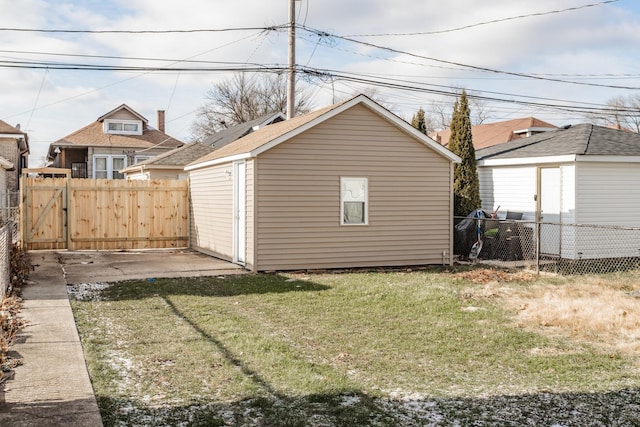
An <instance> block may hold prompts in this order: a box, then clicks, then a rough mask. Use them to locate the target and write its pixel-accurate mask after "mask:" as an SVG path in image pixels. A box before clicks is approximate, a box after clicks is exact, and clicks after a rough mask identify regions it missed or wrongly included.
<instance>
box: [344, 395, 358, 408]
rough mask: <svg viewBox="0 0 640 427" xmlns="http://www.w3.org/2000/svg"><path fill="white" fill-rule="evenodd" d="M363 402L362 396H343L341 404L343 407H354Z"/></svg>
mask: <svg viewBox="0 0 640 427" xmlns="http://www.w3.org/2000/svg"><path fill="white" fill-rule="evenodd" d="M361 400H362V399H360V396H342V401H341V402H340V404H341V405H342V406H354V405H357V404H358V403H360V401H361Z"/></svg>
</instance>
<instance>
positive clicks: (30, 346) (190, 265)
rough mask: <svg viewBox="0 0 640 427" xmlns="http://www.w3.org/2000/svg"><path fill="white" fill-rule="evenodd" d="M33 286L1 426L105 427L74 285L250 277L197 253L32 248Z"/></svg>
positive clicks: (0, 411) (27, 291)
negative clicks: (74, 307)
mask: <svg viewBox="0 0 640 427" xmlns="http://www.w3.org/2000/svg"><path fill="white" fill-rule="evenodd" d="M30 257H31V262H32V263H33V265H34V266H35V271H33V272H32V273H31V275H30V277H29V279H30V281H31V282H33V284H30V285H27V286H25V287H24V288H23V290H22V297H23V299H24V304H23V308H22V312H21V313H20V315H21V317H22V318H24V319H25V320H26V321H27V322H28V326H27V327H26V328H25V329H24V330H23V331H21V333H20V335H19V337H18V339H17V340H16V342H15V344H14V345H13V346H12V348H11V350H12V351H14V352H16V353H18V355H19V357H21V359H22V362H23V365H22V366H18V367H17V368H16V369H15V378H14V379H13V380H10V381H8V382H6V386H5V392H6V394H5V399H6V403H4V404H0V427H4V426H7V427H8V426H11V427H23V426H24V427H26V426H29V427H34V426H35V427H39V426H47V427H48V426H70V427H72V426H87V427H94V426H98V427H99V426H102V419H101V418H100V412H99V410H98V405H97V403H96V399H95V397H94V393H93V388H92V386H91V381H90V380H89V374H88V373H87V367H86V364H85V360H84V354H83V352H82V346H81V344H80V339H79V337H78V331H77V329H76V324H75V320H74V318H73V313H72V312H71V305H70V304H69V299H68V296H67V284H81V283H104V282H117V281H121V280H128V279H146V278H151V277H156V278H157V277H193V276H217V275H228V274H242V273H246V272H247V271H246V270H244V269H242V268H241V267H239V266H237V265H235V264H231V263H229V262H226V261H222V260H219V259H216V258H213V257H209V256H206V255H203V254H200V253H197V252H194V251H189V250H168V251H166V250H165V251H162V250H159V251H143V252H66V251H62V252H48V251H47V252H45V251H41V252H40V251H34V252H31V253H30Z"/></svg>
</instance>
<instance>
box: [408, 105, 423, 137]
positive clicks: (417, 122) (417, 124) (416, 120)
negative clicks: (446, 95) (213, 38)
mask: <svg viewBox="0 0 640 427" xmlns="http://www.w3.org/2000/svg"><path fill="white" fill-rule="evenodd" d="M411 126H413V127H414V128H416V129H418V130H419V131H420V132H422V133H424V134H425V135H426V134H427V124H426V123H425V120H424V110H423V109H422V107H420V109H419V110H418V112H417V113H415V114H414V115H413V118H412V119H411Z"/></svg>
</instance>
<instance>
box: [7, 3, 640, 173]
mask: <svg viewBox="0 0 640 427" xmlns="http://www.w3.org/2000/svg"><path fill="white" fill-rule="evenodd" d="M525 3H526V4H525ZM588 3H593V2H592V1H587V0H570V1H563V2H561V3H558V2H514V1H511V0H488V1H484V2H478V1H472V0H451V1H449V2H446V3H443V2H437V3H436V2H427V3H424V2H423V3H419V2H418V3H416V2H415V1H409V0H394V1H391V0H386V1H383V0H350V1H337V0H324V1H321V0H303V1H299V2H296V7H297V8H298V22H299V23H301V24H302V23H304V24H306V25H307V26H308V27H311V28H316V29H319V30H321V31H326V32H329V33H334V34H339V35H348V34H370V33H376V34H380V33H385V34H389V33H406V32H425V31H434V30H443V29H449V28H456V27H461V26H464V25H470V24H474V23H479V22H484V21H490V20H495V19H501V18H507V17H512V16H517V15H525V14H531V13H537V12H546V11H550V10H552V9H563V8H568V7H577V6H581V5H585V4H588ZM287 15H288V2H287V1H286V0H279V1H264V0H244V1H237V0H235V1H230V0H217V1H215V2H213V1H210V0H181V1H179V2H159V1H157V0H106V1H105V0H82V1H81V0H66V1H60V2H58V1H55V2H54V1H52V0H21V1H19V2H18V1H13V2H10V1H8V0H2V14H1V15H0V28H40V29H53V28H55V29H61V28H66V29H94V30H101V29H120V30H143V29H145V30H162V29H184V30H189V29H205V28H209V29H214V28H234V27H262V26H272V25H279V24H285V23H286V21H287ZM639 18H640V10H639V8H638V7H637V6H636V5H635V4H627V3H624V2H618V3H613V4H609V5H601V6H596V7H589V8H584V9H580V10H575V11H571V12H563V13H558V14H549V15H542V16H532V17H528V18H522V19H513V20H509V21H505V22H500V23H493V24H488V25H482V26H477V27H473V28H469V29H465V30H460V31H453V32H448V33H443V34H438V35H419V36H384V37H366V38H365V37H361V38H359V39H360V40H363V41H366V42H370V43H373V44H377V45H381V46H388V47H392V48H394V49H397V50H400V51H406V52H412V53H415V54H417V55H422V56H429V57H433V58H438V59H443V60H447V61H452V62H456V63H462V64H471V65H475V66H479V67H487V68H493V69H501V70H509V71H515V72H522V73H545V74H546V73H551V74H561V73H567V74H606V73H613V74H625V73H630V74H634V73H635V72H636V70H638V69H639V68H640V67H639V65H640V64H638V59H637V58H640V55H639V53H640V52H638V50H639V49H640V40H639V38H640V24H639V22H640V21H639ZM298 34H299V39H298V52H297V59H298V61H297V62H298V63H299V64H302V65H306V64H307V63H308V64H309V66H310V67H316V68H328V69H334V70H339V71H349V72H354V73H367V74H377V75H384V76H386V77H387V78H391V77H395V78H398V79H405V80H411V81H416V82H420V81H422V82H427V83H432V84H439V85H448V86H451V87H465V88H467V89H468V90H471V91H474V90H475V91H481V90H490V91H496V92H503V93H512V94H523V95H532V96H539V97H542V98H544V97H547V98H562V99H569V100H573V101H589V102H600V103H604V102H605V101H606V100H607V99H609V98H610V97H612V96H614V95H617V94H619V93H628V92H629V91H622V90H615V89H602V88H589V87H586V86H575V85H566V84H559V83H550V82H544V81H528V80H523V79H517V78H514V77H508V76H504V75H500V74H492V73H480V72H474V71H456V70H453V69H452V68H454V69H455V68H459V67H456V66H451V65H447V64H443V63H437V62H433V61H427V60H424V59H420V58H416V57H410V56H406V55H398V54H394V53H390V52H384V51H381V50H379V49H376V48H374V47H366V46H363V45H358V44H353V43H350V42H347V41H343V40H336V39H332V38H327V37H324V38H321V39H319V38H318V37H317V36H314V35H312V34H309V33H306V32H304V31H299V32H298ZM318 41H320V43H318ZM0 46H2V49H4V50H5V51H7V50H12V51H29V52H36V51H37V52H50V53H58V54H74V55H77V54H82V55H106V56H118V57H147V58H163V59H166V60H167V61H158V62H155V63H149V62H143V61H138V62H136V63H135V64H136V65H147V66H148V65H163V66H164V65H168V64H171V63H173V62H175V61H177V60H184V59H194V60H200V61H228V62H239V63H245V62H255V63H261V64H285V63H286V49H287V37H286V33H284V32H280V33H274V32H268V33H260V32H259V31H254V32H224V33H210V32H207V33H191V34H167V35H150V34H67V33H57V34H52V33H30V32H11V31H0ZM390 59H392V60H396V61H395V62H394V61H390ZM0 60H22V61H28V60H30V61H43V60H47V61H64V62H81V63H93V64H111V65H113V64H116V63H118V61H114V60H107V59H98V58H81V57H63V56H48V57H44V56H41V55H33V54H17V53H10V52H0ZM120 63H123V64H124V63H126V64H132V62H131V61H120ZM183 65H184V64H183ZM192 65H193V64H191V65H190V66H192ZM636 74H637V73H636ZM224 77H225V75H223V74H220V73H188V72H182V73H166V72H165V73H161V72H154V73H146V74H143V73H131V72H127V73H125V72H117V73H109V72H104V71H61V70H55V69H51V70H49V71H44V70H29V69H9V68H0V93H2V94H3V97H2V99H3V101H4V102H3V103H2V104H1V105H0V119H3V120H5V121H7V122H9V123H10V124H15V123H18V122H21V123H22V124H23V127H24V126H26V123H27V122H29V131H31V132H32V135H31V139H32V151H33V152H34V155H33V156H32V157H33V160H32V163H33V162H35V163H38V162H39V159H40V158H41V157H42V156H43V153H44V152H46V148H47V146H48V143H50V142H52V141H54V140H56V139H58V138H61V137H63V136H64V135H66V134H68V133H70V132H72V131H74V130H76V129H79V128H80V127H82V126H85V125H87V124H89V123H90V122H91V121H93V120H95V119H96V118H97V117H99V116H101V115H102V114H104V113H105V112H107V111H109V110H110V109H112V108H114V107H116V106H117V105H119V104H121V103H127V104H129V105H130V106H131V107H133V108H134V109H136V110H138V111H139V112H140V113H141V114H143V115H144V116H146V117H147V118H148V119H149V121H150V122H151V123H154V122H155V112H156V110H158V109H166V110H167V130H168V132H169V133H170V134H172V135H173V136H176V137H178V138H183V139H185V138H187V137H188V134H189V133H188V129H189V125H190V123H191V121H192V120H193V118H194V115H193V112H194V111H195V110H196V109H197V108H198V107H199V106H200V105H201V104H202V103H203V101H204V98H203V96H204V93H205V92H206V90H207V89H209V88H210V87H211V84H212V83H213V82H216V81H219V80H220V79H221V78H224ZM566 78H567V79H570V78H575V77H571V76H568V77H566ZM639 80H640V79H638V78H634V79H630V78H627V79H610V80H607V79H598V80H581V81H593V82H596V83H603V84H623V85H628V86H640V81H639ZM314 83H315V84H314V85H313V86H312V87H311V89H310V90H312V91H313V93H314V95H315V97H316V106H317V107H320V106H322V105H323V104H326V103H328V102H331V101H332V99H333V98H334V96H333V95H334V93H335V94H336V96H337V97H338V98H344V96H347V94H350V93H351V92H353V91H355V90H359V89H361V88H362V87H363V86H361V85H356V84H353V83H349V84H345V83H342V82H333V84H332V82H331V81H330V80H325V81H324V82H320V81H317V80H316V81H314ZM379 94H380V96H381V98H383V99H385V100H387V101H388V103H389V104H391V105H392V106H393V108H394V109H395V111H396V112H398V113H400V114H401V115H403V116H404V117H410V115H411V113H412V112H413V111H414V110H416V109H417V108H418V107H419V106H425V107H427V106H429V105H430V103H431V102H432V101H433V100H440V99H442V98H441V97H440V96H437V95H430V94H425V93H417V92H413V93H412V92H410V91H398V90H389V89H379ZM541 102H544V101H541ZM34 105H35V107H36V108H35V109H33V107H34ZM494 108H495V109H496V111H497V114H496V116H497V117H498V118H506V117H508V116H510V115H525V114H526V115H529V114H532V113H535V114H540V115H544V116H543V117H541V118H543V119H546V120H550V121H554V120H553V118H554V115H555V118H557V120H555V122H562V121H566V120H569V119H575V117H568V116H567V115H560V114H559V113H553V112H549V111H544V110H530V109H527V108H524V107H521V106H517V105H505V104H496V105H495V106H494Z"/></svg>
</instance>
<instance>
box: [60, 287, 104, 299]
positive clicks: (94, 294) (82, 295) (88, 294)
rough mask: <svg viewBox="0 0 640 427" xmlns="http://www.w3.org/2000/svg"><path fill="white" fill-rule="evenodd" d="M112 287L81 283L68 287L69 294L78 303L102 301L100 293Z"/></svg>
mask: <svg viewBox="0 0 640 427" xmlns="http://www.w3.org/2000/svg"><path fill="white" fill-rule="evenodd" d="M109 286H111V285H110V284H108V283H80V284H78V285H67V294H68V295H69V296H70V297H71V298H73V299H75V300H78V301H100V291H102V290H103V289H106V288H108V287H109Z"/></svg>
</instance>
